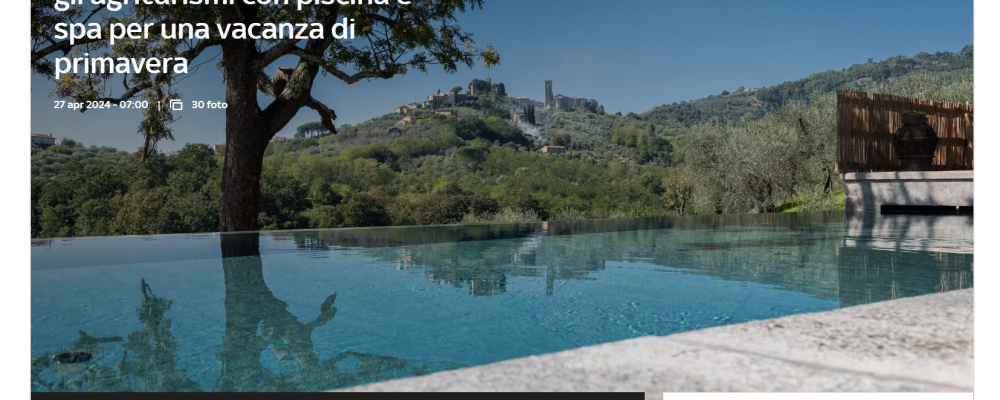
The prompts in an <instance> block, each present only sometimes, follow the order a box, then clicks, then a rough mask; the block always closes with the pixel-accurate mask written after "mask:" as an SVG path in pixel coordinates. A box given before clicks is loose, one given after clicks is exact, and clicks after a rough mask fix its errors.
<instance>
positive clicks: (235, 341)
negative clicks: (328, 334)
mask: <svg viewBox="0 0 1000 400" xmlns="http://www.w3.org/2000/svg"><path fill="white" fill-rule="evenodd" d="M258 246H259V236H258V235H257V234H240V235H223V236H222V249H223V269H224V274H225V283H226V300H225V310H226V329H225V336H224V338H223V344H222V349H221V350H220V351H219V353H218V354H217V357H218V359H219V360H220V361H221V362H222V374H221V376H220V378H219V379H218V380H217V381H216V382H215V384H214V387H212V388H211V389H212V390H213V391H223V392H225V391H322V390H332V389H336V388H341V387H347V386H353V385H358V384H363V383H370V382H377V381H382V380H386V379H392V378H397V377H401V376H404V375H405V374H407V373H409V374H414V375H415V374H421V373H425V372H426V369H427V367H426V366H421V367H419V368H414V369H412V370H408V363H407V362H405V361H403V360H400V359H397V358H394V357H387V356H380V355H374V354H365V353H358V352H354V351H345V352H342V353H340V354H339V355H337V356H335V357H333V358H331V359H328V360H321V359H320V358H319V356H318V355H317V354H316V351H315V350H314V348H313V343H312V332H313V331H314V330H315V329H317V328H319V327H322V326H324V325H326V324H327V323H328V322H329V321H330V320H332V319H333V318H334V316H335V315H336V313H337V308H336V307H334V302H335V301H336V295H335V294H334V295H331V296H330V297H328V298H327V299H326V300H325V301H324V302H323V304H321V305H320V315H319V317H317V318H316V320H315V321H313V322H310V323H306V324H303V323H301V322H299V321H298V319H297V318H296V317H295V316H294V315H292V314H291V313H290V312H289V311H288V310H287V307H288V304H286V303H285V302H283V301H281V300H279V299H278V298H276V297H274V294H273V293H271V291H270V289H268V287H267V285H266V283H265V282H264V276H263V265H262V263H261V259H260V251H259V247H258ZM141 290H142V295H143V300H142V304H141V305H140V306H139V309H138V310H137V311H136V315H137V316H138V318H139V321H140V323H142V325H143V328H144V329H143V330H142V331H139V332H133V333H129V334H128V335H126V337H125V338H124V339H123V338H120V337H114V338H104V339H98V338H93V337H91V336H89V335H87V334H86V333H84V332H80V338H79V339H77V340H75V341H74V342H73V343H71V344H70V346H69V348H68V349H63V350H62V351H60V352H59V353H67V352H80V353H86V354H94V355H96V356H98V357H95V358H94V359H90V360H88V361H84V362H80V363H76V364H67V363H59V362H55V361H53V355H52V354H45V355H43V356H42V357H39V358H38V359H35V360H33V361H32V388H33V390H36V391H39V390H41V391H109V392H122V391H168V392H184V391H201V390H202V388H201V387H200V386H199V385H198V384H197V383H196V382H194V381H193V380H191V379H190V378H189V377H188V374H187V372H186V371H185V370H184V369H183V368H181V367H180V366H179V365H178V362H177V343H176V341H175V340H174V338H173V335H172V334H171V331H170V328H171V320H170V319H169V318H167V317H166V314H167V311H168V310H169V309H170V305H171V302H170V301H169V300H166V299H163V298H160V297H157V296H154V295H153V293H152V290H151V289H150V287H149V285H147V284H146V282H145V281H143V282H142V284H141ZM114 343H120V345H121V348H122V353H123V354H122V357H121V360H120V361H119V362H118V363H117V364H116V365H109V364H107V363H102V362H101V361H102V360H101V357H100V356H101V355H102V354H104V353H106V351H107V350H108V349H107V348H106V347H105V346H108V345H111V344H114ZM268 347H271V348H272V349H273V351H274V353H275V355H276V356H277V357H278V359H279V360H281V361H295V362H296V367H297V368H293V369H290V370H287V371H283V372H274V371H271V370H269V369H267V368H265V367H264V366H263V365H261V363H260V358H261V354H262V353H263V352H264V351H265V350H266V349H267V348H268Z"/></svg>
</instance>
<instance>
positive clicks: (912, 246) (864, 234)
mask: <svg viewBox="0 0 1000 400" xmlns="http://www.w3.org/2000/svg"><path fill="white" fill-rule="evenodd" d="M846 223H847V226H848V232H847V234H846V235H845V237H844V241H843V244H842V245H841V246H840V247H839V248H838V257H837V271H838V277H839V281H840V285H841V287H843V288H845V289H844V290H842V291H841V295H840V302H841V306H842V307H847V306H853V305H860V304H867V303H872V302H877V301H884V300H892V299H897V298H902V297H909V296H916V295H922V294H928V293H935V292H944V291H949V290H955V289H967V288H971V287H972V279H973V278H972V271H973V218H972V216H971V215H933V216H931V215H928V216H919V215H880V214H873V213H850V214H848V215H847V219H846Z"/></svg>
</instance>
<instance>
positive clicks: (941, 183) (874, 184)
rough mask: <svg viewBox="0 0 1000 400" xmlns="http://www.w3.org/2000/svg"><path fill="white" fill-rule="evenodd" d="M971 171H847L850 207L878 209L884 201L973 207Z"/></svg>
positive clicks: (847, 201)
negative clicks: (854, 172)
mask: <svg viewBox="0 0 1000 400" xmlns="http://www.w3.org/2000/svg"><path fill="white" fill-rule="evenodd" d="M972 175H973V172H972V171H909V172H871V173H856V174H844V185H845V186H846V188H847V196H846V198H845V199H844V207H845V208H846V209H847V210H848V211H864V212H878V211H879V210H880V209H881V208H882V206H883V205H891V206H938V207H940V206H945V207H972V206H973V200H974V199H973V197H974V196H973V192H974V191H975V185H974V183H973V180H972Z"/></svg>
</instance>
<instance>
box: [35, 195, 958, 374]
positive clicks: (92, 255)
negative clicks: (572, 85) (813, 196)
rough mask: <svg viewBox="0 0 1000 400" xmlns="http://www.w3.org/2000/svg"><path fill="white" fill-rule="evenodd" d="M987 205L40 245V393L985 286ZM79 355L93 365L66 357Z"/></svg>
mask: <svg viewBox="0 0 1000 400" xmlns="http://www.w3.org/2000/svg"><path fill="white" fill-rule="evenodd" d="M972 222H973V221H972V217H971V216H884V217H878V218H874V217H848V216H846V215H845V214H844V213H826V214H778V215H746V216H719V217H684V218H649V219H633V220H609V221H577V222H567V223H555V222H553V223H548V224H544V225H543V224H516V225H488V226H447V227H403V228H372V229H343V230H326V231H295V232H271V233H261V234H259V235H258V234H240V235H217V234H203V235H163V236H151V237H117V238H86V239H72V240H70V239H67V240H34V241H33V242H32V284H31V285H32V287H31V291H32V296H31V314H32V333H31V335H32V340H31V352H32V355H33V357H35V358H33V360H32V389H33V390H35V391H52V390H67V391H123V390H133V391H186V390H195V391H199V390H200V391H318V390H331V389H336V388H342V387H347V386H352V385H357V384H364V383H370V382H375V381H381V380H386V379H393V378H397V377H405V376H413V375H421V374H426V373H431V372H436V371H441V370H445V369H451V368H461V367H467V366H474V365H482V364H487V363H492V362H497V361H502V360H507V359H512V358H517V357H524V356H530V355H537V354H544V353H551V352H556V351H561V350H567V349H572V348H576V347H580V346H587V345H592V344H598V343H605V342H610V341H616V340H623V339H629V338H635V337H640V336H645V335H669V334H672V333H678V332H684V331H690V330H695V329H702V328H707V327H713V326H721V325H726V324H732V323H739V322H745V321H753V320H759V319H766V318H776V317H781V316H786V315H792V314H798V313H806V312H816V311H826V310H832V309H836V308H840V307H846V306H852V305H858V304H866V303H870V302H875V301H882V300H889V299H893V298H900V297H907V296H914V295H921V294H928V293H935V292H941V291H947V290H954V289H961V288H968V287H972V275H973V266H972V264H973V263H972V259H973V256H972V244H973V240H972ZM71 352H86V353H87V354H90V355H91V358H90V359H89V360H86V361H83V362H77V363H65V362H63V363H57V362H54V361H52V360H53V357H54V356H57V357H59V356H60V355H65V354H67V353H71Z"/></svg>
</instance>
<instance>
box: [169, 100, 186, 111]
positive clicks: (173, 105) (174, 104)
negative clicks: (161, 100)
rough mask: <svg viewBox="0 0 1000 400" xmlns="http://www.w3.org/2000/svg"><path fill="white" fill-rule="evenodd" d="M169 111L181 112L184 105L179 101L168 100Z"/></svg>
mask: <svg viewBox="0 0 1000 400" xmlns="http://www.w3.org/2000/svg"><path fill="white" fill-rule="evenodd" d="M170 109H171V110H173V111H181V110H183V109H184V103H183V102H181V101H180V100H170Z"/></svg>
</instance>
